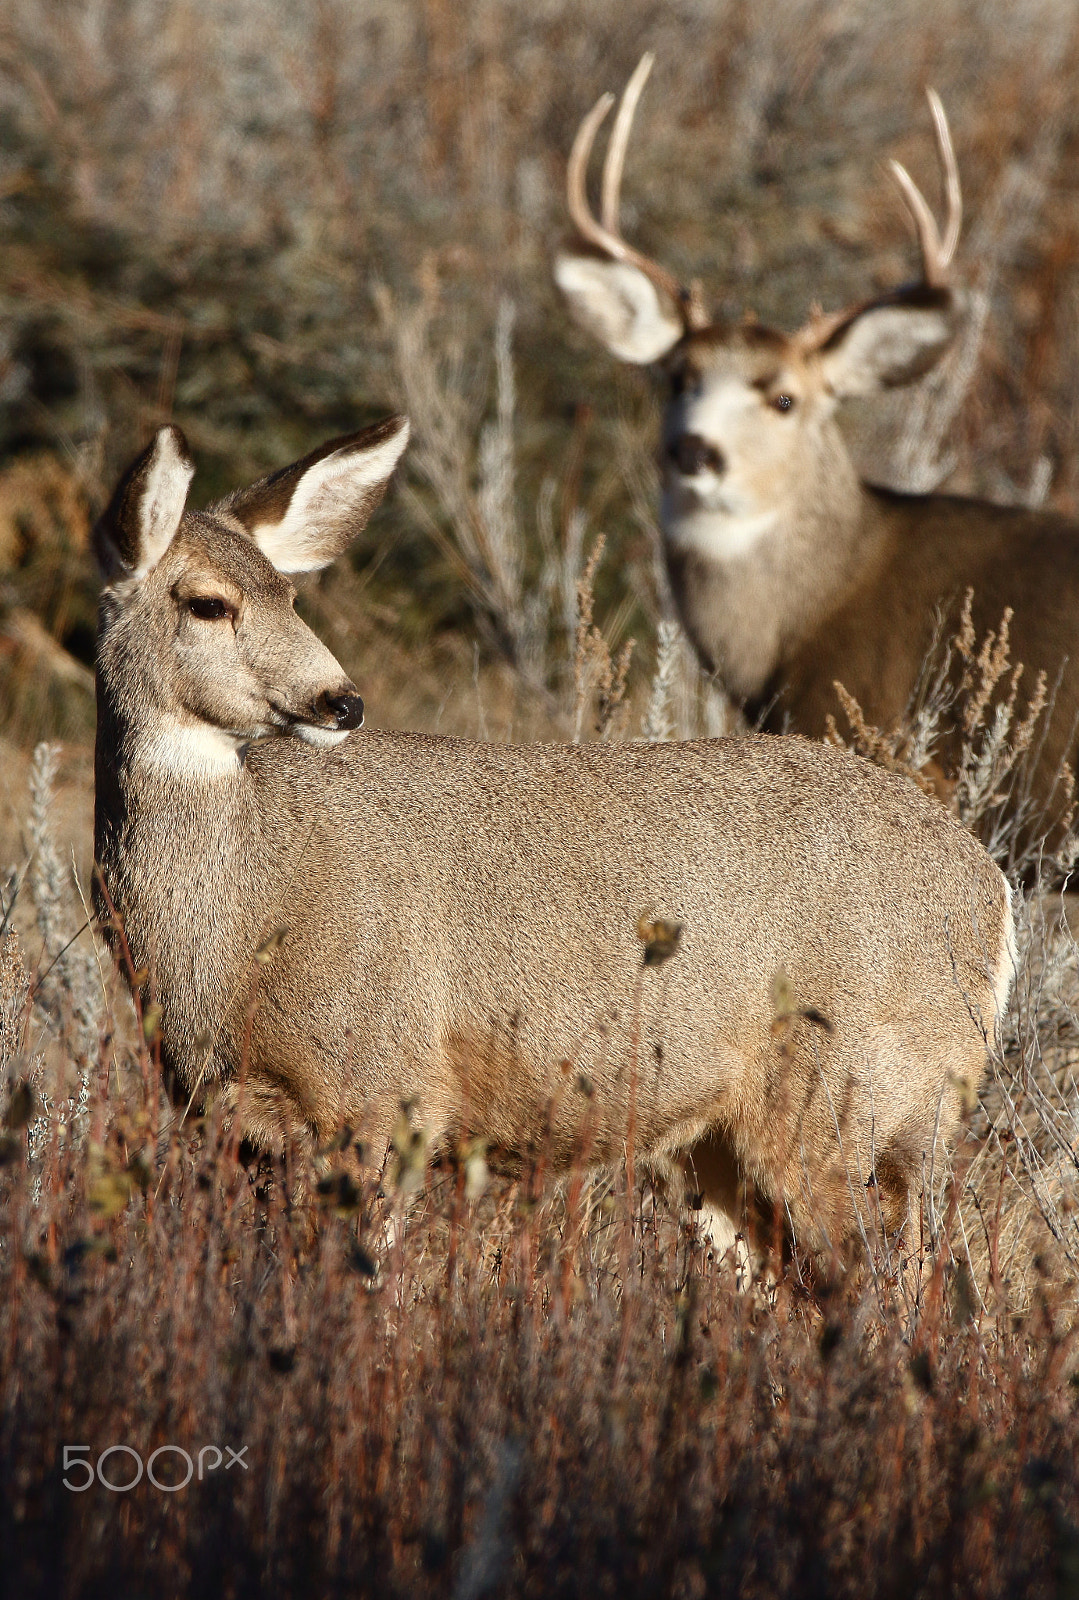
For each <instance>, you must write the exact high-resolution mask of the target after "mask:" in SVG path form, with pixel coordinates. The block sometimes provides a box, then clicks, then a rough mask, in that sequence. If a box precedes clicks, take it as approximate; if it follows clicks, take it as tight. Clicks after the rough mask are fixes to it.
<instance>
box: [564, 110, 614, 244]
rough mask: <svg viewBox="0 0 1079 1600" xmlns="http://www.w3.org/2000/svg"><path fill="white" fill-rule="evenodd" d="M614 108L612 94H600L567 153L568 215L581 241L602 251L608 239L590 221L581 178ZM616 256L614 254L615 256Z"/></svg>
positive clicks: (596, 225)
mask: <svg viewBox="0 0 1079 1600" xmlns="http://www.w3.org/2000/svg"><path fill="white" fill-rule="evenodd" d="M613 105H614V95H613V94H610V93H608V94H601V95H600V97H599V99H598V100H597V101H596V103H595V105H594V106H593V107H592V109H591V111H590V112H589V113H588V115H587V116H586V117H585V119H584V121H583V122H582V123H581V126H580V127H579V128H578V129H577V137H576V138H575V139H574V141H573V149H572V150H571V151H570V153H569V161H568V163H567V165H566V204H567V206H568V207H569V214H570V217H571V218H572V220H573V224H574V226H575V227H576V229H577V231H578V233H580V235H581V237H582V238H584V239H587V240H588V242H589V244H596V245H599V246H600V247H601V248H602V249H604V250H609V249H610V246H609V244H608V239H609V238H610V237H611V235H609V234H607V232H606V230H605V229H603V228H601V227H600V225H599V223H598V222H597V221H596V219H595V217H593V215H592V213H591V211H590V210H589V206H588V195H587V192H586V190H585V182H584V176H585V172H586V171H587V169H588V158H589V156H590V155H591V154H592V146H593V144H594V143H595V140H596V133H597V132H598V130H599V125H600V123H601V122H602V121H603V119H604V117H605V116H606V115H607V113H608V111H609V110H610V109H611V107H612V106H613ZM615 253H616V254H617V252H615Z"/></svg>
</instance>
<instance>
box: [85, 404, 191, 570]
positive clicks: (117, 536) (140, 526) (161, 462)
mask: <svg viewBox="0 0 1079 1600" xmlns="http://www.w3.org/2000/svg"><path fill="white" fill-rule="evenodd" d="M194 471H195V463H194V462H193V461H192V459H191V453H190V451H189V450H188V448H187V440H186V439H185V438H184V436H183V434H182V433H181V432H180V430H179V428H175V427H172V426H170V427H167V428H159V429H158V430H157V433H156V434H155V435H154V438H153V442H152V444H149V445H148V446H147V447H146V449H145V450H144V451H143V452H142V455H141V456H139V458H138V460H137V461H133V462H132V464H131V466H130V467H128V469H127V471H126V472H125V473H124V475H123V477H122V478H121V479H120V482H119V484H118V485H117V487H116V492H115V494H114V495H113V497H112V499H111V500H110V501H109V503H108V505H107V506H106V508H105V510H104V511H103V512H102V513H101V516H100V517H99V518H98V520H97V525H96V526H95V528H94V550H95V552H96V554H97V559H98V561H99V562H100V564H101V569H102V571H103V572H104V574H105V576H106V577H107V578H113V577H116V576H117V575H118V574H119V573H121V572H126V573H128V574H130V575H131V576H134V577H136V578H145V577H146V575H147V574H148V573H150V572H152V571H153V570H154V568H155V567H156V566H157V563H158V562H159V561H160V560H161V557H162V556H163V555H164V554H165V551H166V550H167V549H168V547H169V545H170V544H171V543H172V539H173V535H174V534H175V532H176V530H177V528H178V527H179V526H180V520H181V518H182V517H183V514H184V506H185V505H186V504H187V490H188V486H189V485H190V483H191V479H192V476H193V475H194Z"/></svg>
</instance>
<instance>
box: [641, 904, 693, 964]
mask: <svg viewBox="0 0 1079 1600" xmlns="http://www.w3.org/2000/svg"><path fill="white" fill-rule="evenodd" d="M684 926H685V925H684V923H681V922H673V921H668V920H667V919H666V918H664V917H655V916H653V915H652V911H651V908H649V909H648V910H647V911H642V912H641V915H640V916H639V917H638V918H637V937H638V939H639V940H640V941H641V943H642V944H643V945H644V964H645V966H646V967H659V966H662V964H663V963H664V961H669V960H670V959H671V957H672V956H673V955H674V953H675V951H676V950H677V949H678V945H679V941H680V940H681V938H682V933H683V929H684Z"/></svg>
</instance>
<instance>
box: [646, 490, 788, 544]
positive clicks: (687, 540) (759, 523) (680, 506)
mask: <svg viewBox="0 0 1079 1600" xmlns="http://www.w3.org/2000/svg"><path fill="white" fill-rule="evenodd" d="M687 499H688V497H687V496H686V495H684V494H681V493H678V494H672V493H671V491H670V490H667V489H665V490H664V491H663V495H662V497H661V501H660V521H661V522H662V524H663V532H664V535H665V536H666V539H667V543H668V544H669V545H670V546H671V548H672V549H673V550H679V551H686V552H694V553H696V554H697V555H702V556H708V557H710V558H711V559H712V560H713V561H730V560H734V559H735V558H736V557H738V556H744V555H747V554H748V553H749V551H750V550H752V549H753V547H754V545H757V544H759V543H760V542H761V540H762V539H766V538H767V537H768V535H769V534H770V533H772V532H773V531H774V530H775V527H776V524H777V523H778V521H779V512H778V511H753V512H735V511H723V510H718V509H716V508H714V507H712V506H708V505H702V504H700V502H698V503H697V504H695V505H694V504H693V503H692V502H689V503H688V504H687Z"/></svg>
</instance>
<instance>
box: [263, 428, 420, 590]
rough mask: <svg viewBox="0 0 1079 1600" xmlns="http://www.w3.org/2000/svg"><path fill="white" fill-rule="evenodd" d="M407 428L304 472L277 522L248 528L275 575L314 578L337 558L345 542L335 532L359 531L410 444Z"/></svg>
mask: <svg viewBox="0 0 1079 1600" xmlns="http://www.w3.org/2000/svg"><path fill="white" fill-rule="evenodd" d="M409 431H410V429H409V423H408V419H407V418H403V419H402V422H401V426H400V428H398V430H397V432H396V433H393V434H391V435H390V436H389V438H387V439H383V440H382V442H381V443H380V444H376V445H372V446H371V448H370V449H368V450H357V449H356V448H355V447H354V446H349V445H345V446H343V447H342V448H341V449H340V450H335V451H334V452H333V454H332V455H329V456H324V457H323V458H322V460H321V461H316V462H315V464H314V466H313V467H308V469H307V471H306V472H305V473H304V475H303V477H302V478H301V479H300V481H299V482H298V483H297V485H296V488H295V490H294V491H293V495H292V500H291V502H290V504H289V508H288V510H287V511H286V512H285V515H284V516H283V517H282V519H281V521H280V522H264V523H260V524H259V525H258V526H257V527H255V528H252V529H251V530H250V531H251V537H252V538H253V539H254V541H255V543H256V544H257V545H258V547H259V549H260V550H261V551H262V553H263V555H264V556H265V557H266V558H267V560H268V561H270V562H271V563H272V565H273V566H275V567H276V568H277V570H278V572H315V571H318V570H319V569H320V568H322V567H325V566H328V565H329V563H330V562H331V561H333V560H334V559H335V558H336V557H337V556H338V555H340V553H341V551H342V549H343V548H344V546H345V544H346V543H347V542H348V541H347V539H345V540H343V539H342V538H341V535H340V532H339V530H340V529H341V527H342V525H347V526H349V527H351V528H354V529H355V530H356V531H357V532H358V531H359V527H360V522H359V518H360V517H362V516H365V515H366V514H368V513H369V511H370V506H369V505H367V506H365V501H369V500H370V497H371V495H372V493H373V492H374V491H377V490H381V488H382V486H383V485H384V484H385V483H386V481H387V480H388V478H389V477H390V474H391V473H392V472H393V469H394V467H395V466H396V465H397V463H398V461H400V459H401V456H402V455H403V453H404V449H405V446H406V445H407V444H408V436H409Z"/></svg>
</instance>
